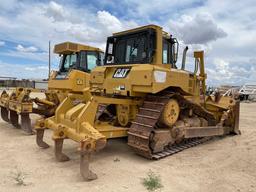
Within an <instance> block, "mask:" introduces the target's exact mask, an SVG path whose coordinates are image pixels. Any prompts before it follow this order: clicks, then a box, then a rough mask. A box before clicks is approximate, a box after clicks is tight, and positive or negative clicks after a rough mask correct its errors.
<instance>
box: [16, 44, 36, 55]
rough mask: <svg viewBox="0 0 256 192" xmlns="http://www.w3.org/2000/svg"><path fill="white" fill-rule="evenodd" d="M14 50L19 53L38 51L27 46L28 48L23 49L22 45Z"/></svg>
mask: <svg viewBox="0 0 256 192" xmlns="http://www.w3.org/2000/svg"><path fill="white" fill-rule="evenodd" d="M16 50H17V51H20V52H32V53H33V52H36V51H37V50H38V49H37V48H36V47H34V46H29V47H24V46H22V45H20V44H19V45H17V47H16Z"/></svg>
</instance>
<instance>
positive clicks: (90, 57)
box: [87, 52, 98, 70]
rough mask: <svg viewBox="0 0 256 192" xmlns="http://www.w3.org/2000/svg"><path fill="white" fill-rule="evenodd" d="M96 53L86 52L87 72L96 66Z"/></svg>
mask: <svg viewBox="0 0 256 192" xmlns="http://www.w3.org/2000/svg"><path fill="white" fill-rule="evenodd" d="M97 55H98V54H97V53H96V52H87V67H88V70H92V69H93V68H95V67H96V66H97V62H98V57H97Z"/></svg>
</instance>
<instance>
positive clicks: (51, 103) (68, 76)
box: [0, 42, 104, 134]
mask: <svg viewBox="0 0 256 192" xmlns="http://www.w3.org/2000/svg"><path fill="white" fill-rule="evenodd" d="M54 53H56V54H58V55H59V56H60V64H59V70H58V71H52V72H51V75H50V78H49V81H48V90H46V91H45V92H44V94H45V98H44V99H39V98H37V97H36V98H32V97H31V96H30V94H31V93H33V92H38V90H37V89H32V88H23V87H17V88H16V89H15V90H14V91H13V92H12V93H11V94H10V95H9V94H8V93H7V91H3V92H2V94H1V97H0V107H1V117H2V119H3V120H4V121H6V122H10V123H11V124H12V125H13V126H14V127H17V128H19V127H21V128H22V129H23V130H24V131H25V132H26V133H28V134H33V133H34V131H33V129H32V126H31V120H30V114H31V113H34V114H38V115H41V116H43V117H45V118H46V117H50V116H52V115H54V113H55V110H56V108H57V106H58V105H59V104H60V103H61V102H62V101H63V100H64V98H65V97H66V96H67V95H68V93H70V92H71V93H72V92H74V93H82V92H84V91H86V90H84V89H86V88H88V87H89V77H90V71H91V70H92V69H93V68H94V67H96V66H99V65H102V63H103V57H104V54H103V51H101V50H100V49H99V48H95V47H91V46H87V45H82V44H77V43H72V42H64V43H60V44H57V45H55V46H54ZM19 115H20V117H21V126H20V125H19Z"/></svg>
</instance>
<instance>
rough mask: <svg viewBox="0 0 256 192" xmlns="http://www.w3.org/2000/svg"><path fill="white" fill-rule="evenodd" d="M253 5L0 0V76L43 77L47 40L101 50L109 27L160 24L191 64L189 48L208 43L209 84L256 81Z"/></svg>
mask: <svg viewBox="0 0 256 192" xmlns="http://www.w3.org/2000/svg"><path fill="white" fill-rule="evenodd" d="M255 10H256V2H255V0H244V1H239V2H235V1H232V0H223V1H215V0H206V1H201V0H183V1H180V0H147V1H143V0H141V1H138V0H124V1H120V0H112V1H111V0H89V1H87V0H77V1H74V0H55V1H46V0H44V1H39V0H37V1H31V0H23V1H18V0H1V4H0V26H1V30H0V76H13V77H18V78H34V79H40V78H46V77H47V72H48V70H47V64H48V63H47V62H48V54H47V51H48V41H49V40H51V42H52V44H55V43H59V42H63V41H74V42H80V43H84V44H89V45H92V46H97V47H100V48H102V49H103V50H104V49H105V41H106V37H107V36H109V35H111V34H112V33H113V32H118V31H121V30H126V29H129V28H133V27H137V26H140V25H145V24H157V25H160V26H162V27H163V28H164V30H165V31H167V32H169V33H171V34H173V35H174V36H176V37H177V38H178V40H179V42H180V53H181V52H182V49H183V48H184V47H185V46H186V45H188V46H189V53H188V59H187V61H188V68H192V66H193V58H192V53H193V50H202V49H203V50H205V60H206V68H207V74H208V80H207V82H208V84H211V85H220V84H232V85H235V84H239V85H240V84H244V83H249V82H256V54H255V53H256V47H255V44H256V20H255V18H256V11H255ZM180 58H181V56H180ZM52 60H53V67H54V68H56V67H57V66H58V56H56V55H53V56H52ZM178 62H180V60H179V61H178Z"/></svg>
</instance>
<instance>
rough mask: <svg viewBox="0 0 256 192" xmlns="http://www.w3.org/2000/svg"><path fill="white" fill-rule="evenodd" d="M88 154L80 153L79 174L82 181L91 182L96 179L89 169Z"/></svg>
mask: <svg viewBox="0 0 256 192" xmlns="http://www.w3.org/2000/svg"><path fill="white" fill-rule="evenodd" d="M90 156H91V154H90V153H84V152H81V155H80V173H81V175H82V177H83V179H84V180H86V181H91V180H94V179H97V178H98V177H97V175H96V174H95V173H93V172H92V171H91V170H90V169H89V161H90Z"/></svg>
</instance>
